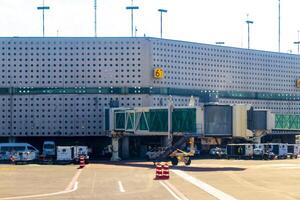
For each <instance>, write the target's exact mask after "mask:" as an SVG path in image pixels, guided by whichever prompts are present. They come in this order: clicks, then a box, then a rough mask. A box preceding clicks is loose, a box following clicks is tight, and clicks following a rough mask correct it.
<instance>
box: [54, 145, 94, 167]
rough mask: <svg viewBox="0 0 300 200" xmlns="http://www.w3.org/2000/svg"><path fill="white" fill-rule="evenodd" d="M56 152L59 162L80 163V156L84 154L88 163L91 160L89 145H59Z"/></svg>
mask: <svg viewBox="0 0 300 200" xmlns="http://www.w3.org/2000/svg"><path fill="white" fill-rule="evenodd" d="M56 154H57V155H56V160H57V161H58V162H70V163H71V162H74V163H79V158H80V156H84V159H85V162H86V163H88V161H89V155H88V147H87V146H57V153H56Z"/></svg>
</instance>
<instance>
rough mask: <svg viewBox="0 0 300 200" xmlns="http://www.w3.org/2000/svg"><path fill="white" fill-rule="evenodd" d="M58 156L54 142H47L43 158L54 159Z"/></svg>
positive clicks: (44, 145) (44, 146)
mask: <svg viewBox="0 0 300 200" xmlns="http://www.w3.org/2000/svg"><path fill="white" fill-rule="evenodd" d="M55 155H56V146H55V142H54V141H45V142H44V144H43V156H44V157H45V158H54V157H55Z"/></svg>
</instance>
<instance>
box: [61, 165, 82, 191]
mask: <svg viewBox="0 0 300 200" xmlns="http://www.w3.org/2000/svg"><path fill="white" fill-rule="evenodd" d="M81 172H82V169H78V170H77V172H76V174H75V175H74V176H73V178H72V180H71V182H70V183H69V185H68V186H67V187H66V189H65V190H71V188H72V187H73V185H74V184H75V182H76V181H77V179H78V178H79V175H80V174H81Z"/></svg>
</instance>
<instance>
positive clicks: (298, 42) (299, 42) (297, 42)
mask: <svg viewBox="0 0 300 200" xmlns="http://www.w3.org/2000/svg"><path fill="white" fill-rule="evenodd" d="M299 33H300V31H299V30H298V41H296V42H294V44H297V52H298V54H299V44H300V38H299Z"/></svg>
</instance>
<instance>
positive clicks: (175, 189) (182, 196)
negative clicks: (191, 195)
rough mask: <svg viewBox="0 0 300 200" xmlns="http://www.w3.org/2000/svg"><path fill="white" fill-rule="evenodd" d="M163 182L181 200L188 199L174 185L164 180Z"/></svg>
mask: <svg viewBox="0 0 300 200" xmlns="http://www.w3.org/2000/svg"><path fill="white" fill-rule="evenodd" d="M164 183H165V184H166V185H167V186H168V187H169V188H170V189H171V190H173V191H174V192H175V194H176V195H178V196H179V197H180V198H181V199H182V200H189V199H188V198H187V197H186V196H184V194H182V193H181V192H180V191H179V190H178V189H177V188H176V187H175V186H174V185H172V184H171V183H170V182H169V181H164Z"/></svg>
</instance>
